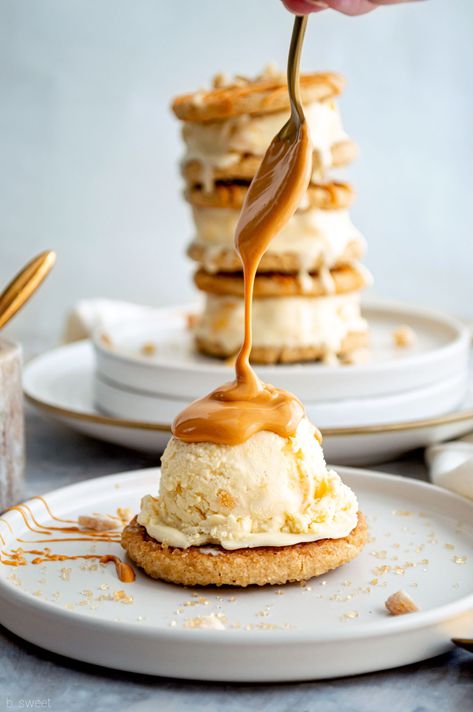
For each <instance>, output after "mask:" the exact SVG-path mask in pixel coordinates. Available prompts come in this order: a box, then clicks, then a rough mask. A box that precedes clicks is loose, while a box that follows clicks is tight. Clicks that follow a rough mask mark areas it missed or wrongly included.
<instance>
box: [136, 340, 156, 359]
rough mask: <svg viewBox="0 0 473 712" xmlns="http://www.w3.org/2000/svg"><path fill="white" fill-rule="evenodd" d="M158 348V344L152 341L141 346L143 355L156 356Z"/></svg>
mask: <svg viewBox="0 0 473 712" xmlns="http://www.w3.org/2000/svg"><path fill="white" fill-rule="evenodd" d="M157 350H158V349H157V346H156V344H153V342H152V341H147V342H146V343H144V344H143V345H142V346H141V348H140V354H141V355H142V356H155V354H156V351H157Z"/></svg>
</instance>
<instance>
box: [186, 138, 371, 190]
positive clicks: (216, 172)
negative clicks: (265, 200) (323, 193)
mask: <svg viewBox="0 0 473 712" xmlns="http://www.w3.org/2000/svg"><path fill="white" fill-rule="evenodd" d="M331 153H332V166H333V167H334V168H341V167H342V166H346V165H348V164H349V163H351V162H352V161H354V160H355V158H356V157H357V154H358V148H357V146H356V143H354V142H353V141H350V140H349V139H346V140H345V141H340V142H339V143H336V144H334V145H333V146H332V148H331ZM261 160H262V156H253V155H250V154H247V155H242V156H241V157H240V160H238V161H237V162H235V163H232V164H231V165H228V166H224V167H222V168H218V167H209V168H208V169H205V168H203V167H202V164H201V163H200V161H197V160H191V161H184V163H183V164H182V169H181V170H182V175H183V176H184V178H185V180H186V183H187V185H188V186H191V187H192V186H195V185H200V186H202V185H206V184H207V179H208V175H207V172H208V171H210V177H211V178H212V180H213V182H214V183H215V182H217V181H251V180H252V179H253V178H254V177H255V175H256V172H257V170H258V168H259V166H260V164H261ZM313 169H314V170H318V169H319V170H321V167H320V161H319V157H318V154H317V152H314V155H313Z"/></svg>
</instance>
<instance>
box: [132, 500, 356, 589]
mask: <svg viewBox="0 0 473 712" xmlns="http://www.w3.org/2000/svg"><path fill="white" fill-rule="evenodd" d="M367 537H368V527H367V524H366V520H365V518H364V516H363V514H362V513H361V512H359V513H358V523H357V526H356V527H355V528H354V529H353V531H351V532H350V534H349V535H348V536H346V537H344V538H343V539H321V540H320V541H314V542H309V543H304V544H294V545H293V546H281V547H277V546H267V547H258V548H254V549H250V548H247V549H236V550H234V551H228V550H226V549H223V548H221V547H214V546H213V545H212V549H215V550H216V551H217V552H218V554H216V555H211V554H209V553H204V551H202V549H205V548H207V550H208V547H198V546H192V547H189V548H188V549H178V548H175V547H167V546H164V545H162V544H161V543H160V542H158V541H156V540H155V539H152V538H151V537H150V536H148V534H147V532H146V529H145V528H144V527H142V526H141V525H140V524H138V523H137V521H136V517H135V518H134V519H133V520H132V521H131V522H130V524H128V525H127V526H126V527H125V529H124V530H123V533H122V542H121V543H122V547H123V548H124V549H125V550H126V551H127V553H128V556H129V557H130V559H132V561H134V562H135V563H136V564H137V565H138V566H140V567H141V568H142V569H144V571H145V572H146V573H147V574H148V576H150V577H151V578H154V579H162V580H163V581H170V582H172V583H176V584H181V585H184V586H240V587H246V586H251V585H256V586H265V585H267V584H273V585H281V584H284V583H289V582H292V581H307V580H309V579H311V578H313V577H314V576H321V575H323V574H326V573H327V572H328V571H331V570H332V569H336V568H338V567H339V566H342V565H343V564H346V563H348V562H349V561H351V560H352V559H354V558H355V557H356V556H358V554H359V553H360V551H361V550H362V548H363V546H364V545H365V544H366V541H367Z"/></svg>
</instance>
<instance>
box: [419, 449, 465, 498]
mask: <svg viewBox="0 0 473 712" xmlns="http://www.w3.org/2000/svg"><path fill="white" fill-rule="evenodd" d="M425 459H426V462H427V465H428V466H429V471H430V479H431V481H432V482H433V483H434V485H439V486H440V487H445V489H448V490H451V491H452V492H456V493H457V494H460V495H462V496H463V497H468V499H473V435H467V436H466V437H464V438H461V439H460V440H456V441H454V442H449V443H441V444H439V445H432V446H431V447H429V448H427V450H426V453H425Z"/></svg>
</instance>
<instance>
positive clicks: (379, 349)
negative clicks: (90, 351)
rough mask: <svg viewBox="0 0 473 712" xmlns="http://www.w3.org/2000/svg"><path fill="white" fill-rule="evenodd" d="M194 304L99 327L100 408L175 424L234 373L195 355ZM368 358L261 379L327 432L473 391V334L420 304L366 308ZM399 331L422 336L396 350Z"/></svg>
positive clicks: (420, 413) (430, 410)
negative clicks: (294, 398)
mask: <svg viewBox="0 0 473 712" xmlns="http://www.w3.org/2000/svg"><path fill="white" fill-rule="evenodd" d="M191 311H192V308H191V307H173V308H166V309H161V310H156V311H155V312H154V314H153V315H152V316H147V317H146V318H143V319H141V320H134V321H124V322H122V323H117V324H115V325H114V326H112V327H109V328H107V332H106V334H104V333H103V331H101V330H100V331H98V332H97V333H96V334H95V336H94V348H95V355H96V372H95V385H94V389H95V404H96V406H97V408H98V409H99V410H100V411H102V412H103V413H106V414H108V415H112V416H116V417H120V418H127V419H135V420H139V421H147V422H157V423H170V422H172V420H173V418H174V417H175V416H176V415H177V413H178V412H179V411H180V410H182V408H183V407H184V406H185V405H186V404H187V403H189V402H190V401H191V400H194V399H195V398H198V397H200V396H202V395H204V394H205V393H207V392H208V391H210V390H212V389H213V388H215V387H217V386H218V385H220V384H221V383H223V382H225V381H228V380H230V379H231V378H232V377H233V367H232V366H231V365H228V364H225V363H223V362H221V361H217V360H215V359H211V358H206V357H204V356H201V355H198V354H196V353H195V351H194V349H193V345H192V336H191V334H190V332H189V329H188V326H187V321H188V316H189V312H191ZM364 314H365V316H366V318H367V319H368V320H369V323H370V329H371V359H370V361H369V363H366V364H363V365H361V364H360V365H350V366H328V365H324V364H313V363H311V364H297V365H277V366H262V367H257V369H256V370H257V372H258V374H259V375H260V377H261V378H262V379H263V380H264V381H266V382H269V383H274V384H275V385H277V386H279V387H282V388H285V389H287V390H289V391H291V392H293V393H295V394H297V395H298V396H299V397H300V398H301V400H302V401H303V402H304V404H305V406H306V409H307V412H308V415H309V417H310V418H311V419H312V420H313V421H314V422H315V423H317V425H318V427H319V428H321V430H322V431H323V430H324V429H331V428H349V427H352V428H353V427H363V426H367V425H372V424H377V425H385V424H393V423H401V422H404V421H406V420H409V421H413V420H416V419H418V420H421V419H425V418H432V417H436V416H440V415H443V414H445V413H449V412H451V411H453V410H454V409H455V408H458V407H459V406H460V405H461V404H462V402H463V401H464V399H465V396H466V392H467V388H468V367H469V363H468V362H469V342H470V338H469V333H468V330H467V329H466V328H465V327H464V326H463V325H462V324H461V323H460V322H459V321H457V320H456V319H454V318H452V317H449V316H445V315H442V314H438V313H436V312H431V311H427V310H423V309H419V308H416V307H407V306H404V305H399V304H391V303H385V302H376V303H372V304H369V305H367V306H366V307H365V309H364ZM401 325H407V326H409V327H410V328H411V329H412V330H413V331H414V334H415V340H414V343H413V344H412V345H410V346H408V347H405V348H399V347H397V346H396V345H395V344H394V341H393V337H392V335H393V332H394V330H395V329H397V328H398V327H399V326H401Z"/></svg>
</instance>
